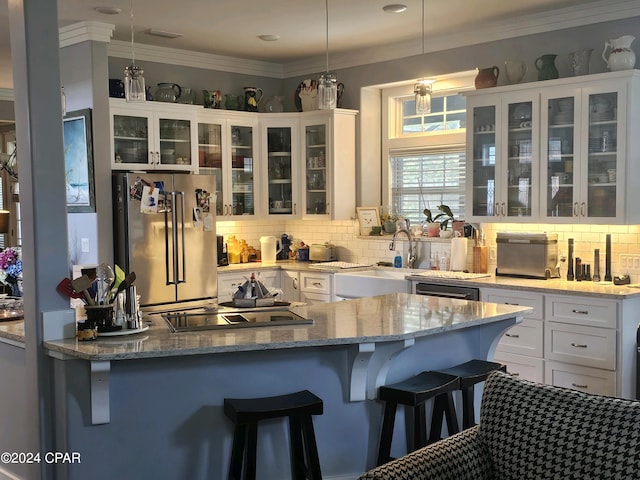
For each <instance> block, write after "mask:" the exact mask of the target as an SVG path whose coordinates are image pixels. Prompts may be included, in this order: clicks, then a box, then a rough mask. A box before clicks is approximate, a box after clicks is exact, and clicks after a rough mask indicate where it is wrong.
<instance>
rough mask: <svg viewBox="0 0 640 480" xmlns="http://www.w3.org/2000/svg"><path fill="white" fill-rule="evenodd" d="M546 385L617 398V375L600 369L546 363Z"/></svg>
mask: <svg viewBox="0 0 640 480" xmlns="http://www.w3.org/2000/svg"><path fill="white" fill-rule="evenodd" d="M544 378H545V383H547V384H549V385H555V386H557V387H566V388H573V389H574V390H580V391H582V392H587V393H595V394H597V395H608V396H615V394H616V374H615V372H610V371H608V370H600V369H598V368H589V367H581V366H578V365H567V364H565V363H559V362H552V361H547V362H545V372H544Z"/></svg>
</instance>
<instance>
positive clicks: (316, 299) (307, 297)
mask: <svg viewBox="0 0 640 480" xmlns="http://www.w3.org/2000/svg"><path fill="white" fill-rule="evenodd" d="M300 301H301V302H303V303H308V304H309V305H313V304H314V303H329V302H330V301H331V295H326V294H324V293H309V292H300Z"/></svg>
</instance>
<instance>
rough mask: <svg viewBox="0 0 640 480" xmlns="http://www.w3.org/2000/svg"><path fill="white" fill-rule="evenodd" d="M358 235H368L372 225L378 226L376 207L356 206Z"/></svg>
mask: <svg viewBox="0 0 640 480" xmlns="http://www.w3.org/2000/svg"><path fill="white" fill-rule="evenodd" d="M356 210H357V212H358V223H359V224H360V235H369V232H371V229H372V228H373V227H380V225H381V223H380V212H379V211H378V207H357V208H356Z"/></svg>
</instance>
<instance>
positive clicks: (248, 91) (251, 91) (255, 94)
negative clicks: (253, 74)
mask: <svg viewBox="0 0 640 480" xmlns="http://www.w3.org/2000/svg"><path fill="white" fill-rule="evenodd" d="M261 99H262V89H261V88H256V87H244V108H245V110H246V111H247V112H257V111H258V104H259V103H260V100H261Z"/></svg>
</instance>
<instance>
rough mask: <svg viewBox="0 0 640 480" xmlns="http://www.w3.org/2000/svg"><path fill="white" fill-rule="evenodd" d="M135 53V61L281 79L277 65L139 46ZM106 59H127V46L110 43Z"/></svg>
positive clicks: (281, 75) (279, 65) (117, 42)
mask: <svg viewBox="0 0 640 480" xmlns="http://www.w3.org/2000/svg"><path fill="white" fill-rule="evenodd" d="M135 52H136V61H138V60H141V61H142V60H146V61H149V62H157V63H170V64H172V65H181V66H183V67H195V68H204V69H207V70H217V71H221V72H231V73H241V74H245V75H257V76H262V77H272V78H284V76H283V68H282V65H281V64H279V63H270V62H264V61H260V60H248V59H242V58H235V57H227V56H224V55H214V54H209V53H201V52H192V51H189V50H180V49H177V48H164V47H156V46H153V45H145V44H142V43H136V44H135ZM107 55H108V56H110V57H119V58H131V44H130V43H129V42H122V41H119V40H114V41H113V42H111V43H110V44H109V45H107Z"/></svg>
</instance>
